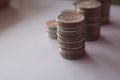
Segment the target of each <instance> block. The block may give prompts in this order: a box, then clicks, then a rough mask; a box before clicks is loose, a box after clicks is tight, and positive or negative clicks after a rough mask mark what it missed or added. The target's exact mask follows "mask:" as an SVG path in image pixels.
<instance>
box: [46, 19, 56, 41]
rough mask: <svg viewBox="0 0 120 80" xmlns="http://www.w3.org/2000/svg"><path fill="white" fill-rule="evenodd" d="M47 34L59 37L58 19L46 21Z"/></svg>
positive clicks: (51, 36)
mask: <svg viewBox="0 0 120 80" xmlns="http://www.w3.org/2000/svg"><path fill="white" fill-rule="evenodd" d="M45 30H46V35H47V36H48V37H50V38H56V39H57V22H56V20H49V21H47V22H46V28H45Z"/></svg>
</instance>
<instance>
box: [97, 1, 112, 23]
mask: <svg viewBox="0 0 120 80" xmlns="http://www.w3.org/2000/svg"><path fill="white" fill-rule="evenodd" d="M99 1H100V2H101V3H102V11H101V12H102V19H101V20H102V24H108V23H109V17H110V6H111V2H112V1H111V0H99Z"/></svg>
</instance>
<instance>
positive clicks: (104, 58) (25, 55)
mask: <svg viewBox="0 0 120 80" xmlns="http://www.w3.org/2000/svg"><path fill="white" fill-rule="evenodd" d="M13 1H14V2H13V3H12V7H11V8H5V9H2V10H0V80H120V16H119V14H120V7H119V6H112V10H111V23H110V24H108V25H105V26H102V27H101V38H100V40H99V41H95V42H88V43H86V51H87V54H88V56H86V57H84V58H83V59H80V60H73V61H71V60H65V59H63V58H62V57H61V56H60V55H59V52H58V43H57V40H54V39H49V38H48V37H46V36H45V30H44V28H45V24H44V23H45V22H46V21H47V20H49V19H53V18H55V17H56V16H57V15H58V14H59V13H60V11H61V10H64V9H71V8H72V4H71V2H70V1H63V0H62V1H57V0H51V1H50V0H45V1H41V0H36V2H35V0H21V1H19V3H18V1H17V0H13ZM25 1H26V2H25Z"/></svg>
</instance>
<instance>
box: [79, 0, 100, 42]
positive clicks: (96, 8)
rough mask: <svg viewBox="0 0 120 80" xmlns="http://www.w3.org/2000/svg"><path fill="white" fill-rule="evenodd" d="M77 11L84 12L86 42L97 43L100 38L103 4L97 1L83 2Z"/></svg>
mask: <svg viewBox="0 0 120 80" xmlns="http://www.w3.org/2000/svg"><path fill="white" fill-rule="evenodd" d="M77 8H78V9H77V10H79V9H80V10H83V11H84V15H85V23H86V41H96V40H98V39H99V37H100V24H101V3H100V2H99V1H96V0H90V1H81V2H80V3H79V4H77Z"/></svg>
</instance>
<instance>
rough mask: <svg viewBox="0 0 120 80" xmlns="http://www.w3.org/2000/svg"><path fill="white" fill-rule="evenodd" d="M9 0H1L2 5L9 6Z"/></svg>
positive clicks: (0, 5) (0, 4)
mask: <svg viewBox="0 0 120 80" xmlns="http://www.w3.org/2000/svg"><path fill="white" fill-rule="evenodd" d="M8 3H9V0H0V7H5V6H8Z"/></svg>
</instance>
